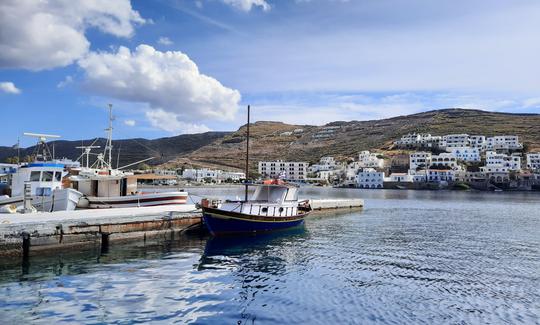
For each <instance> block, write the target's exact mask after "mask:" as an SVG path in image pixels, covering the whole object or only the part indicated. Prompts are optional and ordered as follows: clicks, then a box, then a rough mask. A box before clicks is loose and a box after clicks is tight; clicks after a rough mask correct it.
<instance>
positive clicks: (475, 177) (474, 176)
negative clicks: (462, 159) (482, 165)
mask: <svg viewBox="0 0 540 325" xmlns="http://www.w3.org/2000/svg"><path fill="white" fill-rule="evenodd" d="M455 178H456V181H458V182H462V183H469V184H474V183H485V181H486V174H485V173H484V172H470V171H457V172H456V174H455Z"/></svg>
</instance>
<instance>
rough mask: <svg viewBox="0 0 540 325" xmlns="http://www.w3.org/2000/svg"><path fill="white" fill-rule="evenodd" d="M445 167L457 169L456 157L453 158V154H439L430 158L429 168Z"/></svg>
mask: <svg viewBox="0 0 540 325" xmlns="http://www.w3.org/2000/svg"><path fill="white" fill-rule="evenodd" d="M445 167H446V168H448V169H458V168H459V167H458V164H457V159H456V156H454V154H452V153H446V152H443V153H441V154H438V155H432V156H431V165H430V168H433V169H442V168H445Z"/></svg>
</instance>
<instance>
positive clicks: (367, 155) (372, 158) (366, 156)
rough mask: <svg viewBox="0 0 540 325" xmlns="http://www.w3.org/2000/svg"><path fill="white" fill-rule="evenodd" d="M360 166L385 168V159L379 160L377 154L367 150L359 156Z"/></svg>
mask: <svg viewBox="0 0 540 325" xmlns="http://www.w3.org/2000/svg"><path fill="white" fill-rule="evenodd" d="M358 166H359V167H360V168H379V169H381V168H384V159H381V158H377V154H376V153H372V152H369V151H367V150H365V151H362V152H360V153H359V154H358Z"/></svg>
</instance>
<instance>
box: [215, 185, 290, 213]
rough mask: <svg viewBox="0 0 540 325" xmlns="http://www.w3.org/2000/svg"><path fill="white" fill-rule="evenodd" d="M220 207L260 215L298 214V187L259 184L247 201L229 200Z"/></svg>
mask: <svg viewBox="0 0 540 325" xmlns="http://www.w3.org/2000/svg"><path fill="white" fill-rule="evenodd" d="M219 208H220V209H223V210H227V211H231V212H238V213H244V214H249V215H258V216H268V217H292V216H296V215H297V214H298V188H297V187H295V186H290V185H266V184H265V185H258V186H257V187H256V189H255V192H254V193H253V194H252V196H251V198H250V199H249V200H248V201H247V202H244V201H227V202H224V203H222V204H221V206H219Z"/></svg>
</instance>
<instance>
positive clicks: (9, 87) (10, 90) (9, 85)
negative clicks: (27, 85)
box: [0, 81, 21, 95]
mask: <svg viewBox="0 0 540 325" xmlns="http://www.w3.org/2000/svg"><path fill="white" fill-rule="evenodd" d="M0 91H2V92H5V93H7V94H14V95H17V94H20V93H21V90H20V89H19V88H17V87H15V84H14V83H13V82H11V81H5V82H0Z"/></svg>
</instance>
